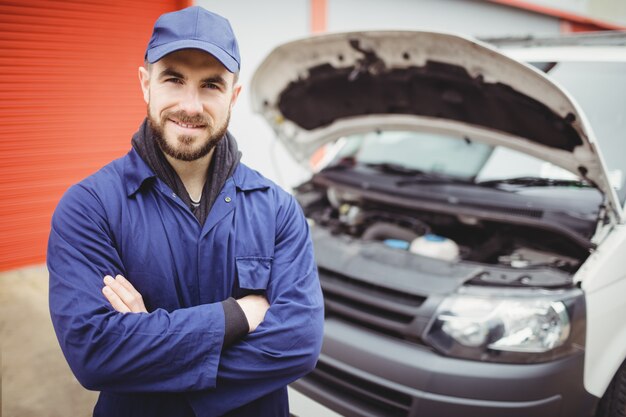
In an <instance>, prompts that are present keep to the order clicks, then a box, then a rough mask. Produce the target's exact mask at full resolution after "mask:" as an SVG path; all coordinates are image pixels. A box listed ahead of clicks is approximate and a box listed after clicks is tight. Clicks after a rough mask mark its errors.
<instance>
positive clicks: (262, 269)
mask: <svg viewBox="0 0 626 417" xmlns="http://www.w3.org/2000/svg"><path fill="white" fill-rule="evenodd" d="M235 262H236V263H237V277H238V279H239V288H245V289H249V290H265V289H267V284H268V283H269V280H270V273H271V271H272V258H270V257H263V256H238V257H237V258H236V259H235Z"/></svg>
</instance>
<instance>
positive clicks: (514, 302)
mask: <svg viewBox="0 0 626 417" xmlns="http://www.w3.org/2000/svg"><path fill="white" fill-rule="evenodd" d="M583 338H584V298H583V296H582V291H580V290H579V289H570V290H559V291H547V290H537V289H522V288H515V289H503V288H489V287H463V288H462V289H461V290H460V291H459V292H458V293H457V294H454V295H451V296H449V297H448V298H446V299H445V300H444V301H443V302H442V303H441V304H440V306H439V308H438V310H437V313H436V314H435V320H434V321H433V322H432V323H431V325H430V326H429V328H428V329H427V331H426V334H425V337H424V340H425V341H426V342H427V343H429V344H430V345H431V346H433V347H434V348H435V349H437V350H438V351H440V352H441V353H443V354H446V355H449V356H456V357H463V358H468V359H477V360H491V361H498V362H541V361H545V360H549V359H554V358H556V357H559V356H563V355H565V354H567V353H568V352H571V351H572V350H577V349H582V346H584V340H583Z"/></svg>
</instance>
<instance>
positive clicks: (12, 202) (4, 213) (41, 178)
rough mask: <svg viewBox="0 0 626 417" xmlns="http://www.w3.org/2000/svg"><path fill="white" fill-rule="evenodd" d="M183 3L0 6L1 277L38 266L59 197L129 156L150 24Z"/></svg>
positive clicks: (141, 109)
mask: <svg viewBox="0 0 626 417" xmlns="http://www.w3.org/2000/svg"><path fill="white" fill-rule="evenodd" d="M188 3H189V2H188V1H182V2H181V1H174V0H135V1H119V0H117V1H82V0H76V1H49V0H45V1H44V0H41V1H34V0H19V1H0V107H1V109H0V190H1V191H2V195H1V196H0V270H7V269H11V268H15V267H18V266H22V265H28V264H32V263H40V262H43V261H44V260H45V249H46V243H47V238H48V232H49V228H50V218H51V214H52V212H53V210H54V207H55V206H56V204H57V202H58V200H59V198H60V197H61V195H62V194H63V192H64V191H65V190H66V189H67V188H68V187H69V186H70V185H71V184H73V183H75V182H76V181H78V180H80V179H82V178H84V177H85V176H87V175H89V174H91V173H93V172H95V171H96V170H97V169H98V168H100V167H101V166H102V165H104V164H106V163H107V162H109V161H110V160H112V159H114V158H116V157H119V156H122V155H123V154H124V153H126V151H127V150H128V149H129V147H130V137H131V135H132V134H133V132H135V130H136V129H137V127H138V126H139V123H140V122H141V119H142V118H143V116H144V115H145V111H146V110H145V104H144V102H143V100H142V98H141V92H140V87H139V82H138V79H137V67H138V66H139V65H140V64H141V62H142V60H143V54H144V52H145V47H146V44H147V41H148V38H149V36H150V32H151V28H152V25H153V23H154V20H155V19H156V18H157V17H158V16H159V15H160V14H161V13H164V12H167V11H171V10H175V9H177V8H180V7H184V6H186V5H188Z"/></svg>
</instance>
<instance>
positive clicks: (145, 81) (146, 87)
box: [139, 67, 150, 104]
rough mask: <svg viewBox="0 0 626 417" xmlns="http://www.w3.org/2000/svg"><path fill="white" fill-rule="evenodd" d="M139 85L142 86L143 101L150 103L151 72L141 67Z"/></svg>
mask: <svg viewBox="0 0 626 417" xmlns="http://www.w3.org/2000/svg"><path fill="white" fill-rule="evenodd" d="M139 84H141V91H142V92H143V99H144V101H145V102H146V104H148V102H149V101H150V71H148V70H147V69H146V68H145V67H139Z"/></svg>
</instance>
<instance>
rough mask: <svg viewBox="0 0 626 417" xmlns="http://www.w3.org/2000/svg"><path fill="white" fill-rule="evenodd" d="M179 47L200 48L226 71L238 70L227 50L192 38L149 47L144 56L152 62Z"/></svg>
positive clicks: (237, 65) (235, 62)
mask: <svg viewBox="0 0 626 417" xmlns="http://www.w3.org/2000/svg"><path fill="white" fill-rule="evenodd" d="M181 49H200V50H202V51H204V52H206V53H208V54H211V55H213V56H214V57H215V59H217V60H218V61H220V62H221V63H222V65H224V67H226V69H227V70H228V71H230V72H233V73H234V72H237V71H239V64H238V63H237V61H236V60H235V59H234V58H233V57H232V56H230V54H229V53H228V52H226V51H224V50H223V49H222V48H220V47H219V46H216V45H214V44H212V43H209V42H203V41H197V40H192V39H185V40H180V41H175V42H170V43H166V44H163V45H159V46H155V47H153V48H150V49H148V51H147V53H146V58H147V60H148V62H149V63H151V64H154V63H155V62H157V61H158V60H159V59H161V58H163V57H164V56H165V55H167V54H171V53H172V52H176V51H180V50H181Z"/></svg>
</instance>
